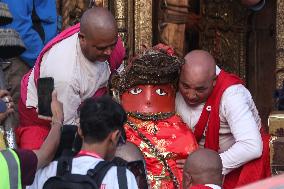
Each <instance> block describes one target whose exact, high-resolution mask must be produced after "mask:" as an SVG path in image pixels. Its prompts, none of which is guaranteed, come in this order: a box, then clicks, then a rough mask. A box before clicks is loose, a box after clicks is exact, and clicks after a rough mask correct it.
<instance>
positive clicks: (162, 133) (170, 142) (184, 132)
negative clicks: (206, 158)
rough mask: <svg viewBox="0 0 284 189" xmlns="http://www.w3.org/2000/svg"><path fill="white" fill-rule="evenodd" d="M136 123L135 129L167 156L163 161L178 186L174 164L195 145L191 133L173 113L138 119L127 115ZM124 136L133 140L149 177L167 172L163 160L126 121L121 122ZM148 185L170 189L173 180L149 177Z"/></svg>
mask: <svg viewBox="0 0 284 189" xmlns="http://www.w3.org/2000/svg"><path fill="white" fill-rule="evenodd" d="M128 119H129V120H130V121H131V122H133V123H134V124H135V125H137V127H138V130H139V132H141V133H143V135H145V136H146V137H147V138H148V139H149V140H150V141H151V143H152V144H153V145H155V147H156V148H157V149H158V150H159V151H160V152H161V153H162V154H163V155H164V156H167V157H168V158H167V163H168V165H169V166H170V167H171V169H172V171H173V173H174V175H175V176H176V177H177V179H178V181H179V183H180V186H181V184H182V170H181V169H179V168H177V164H176V160H177V159H186V158H187V157H188V155H189V153H191V152H192V151H194V150H196V149H197V148H198V144H197V142H196V140H195V137H194V135H193V133H192V131H191V130H190V129H189V127H188V126H187V125H186V124H185V123H183V122H182V120H181V118H180V117H179V116H177V115H175V116H172V117H170V118H168V119H164V120H159V121H142V120H138V119H134V118H132V117H129V118H128ZM125 130H126V135H127V139H128V140H129V141H130V142H133V143H135V144H136V145H137V146H138V147H139V148H140V150H141V151H142V152H143V154H144V158H145V160H146V168H147V173H148V176H149V177H150V178H153V176H156V177H157V176H169V173H168V171H167V170H165V169H164V166H163V164H162V163H161V162H160V161H159V160H158V159H157V157H155V155H154V154H153V153H151V151H150V150H149V147H148V146H147V145H146V144H145V142H143V141H142V140H141V138H140V137H139V135H138V133H137V132H136V131H134V130H133V129H132V128H131V127H130V126H129V125H128V124H126V125H125ZM149 181H150V182H151V187H152V188H155V186H156V188H163V189H172V188H174V185H173V182H172V181H171V180H170V179H162V180H155V179H150V180H149Z"/></svg>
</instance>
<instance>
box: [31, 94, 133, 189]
mask: <svg viewBox="0 0 284 189" xmlns="http://www.w3.org/2000/svg"><path fill="white" fill-rule="evenodd" d="M125 121H126V113H125V111H124V110H123V108H122V107H121V106H120V105H119V104H118V103H116V102H115V101H113V100H112V99H111V98H110V97H108V96H104V97H100V98H96V99H93V98H89V99H87V100H85V101H84V102H83V104H82V106H81V108H80V127H79V128H78V134H79V136H80V137H81V138H82V148H81V150H80V151H79V153H78V154H77V155H76V156H75V157H73V158H70V157H65V158H64V157H61V158H59V160H56V161H53V162H51V163H50V164H49V165H48V166H47V167H45V168H44V169H41V170H39V171H38V172H37V174H36V178H35V180H34V183H33V184H32V185H31V186H29V187H28V189H41V188H43V189H50V188H52V189H59V188H62V187H64V188H65V189H73V188H74V189H75V188H76V189H80V188H84V189H96V188H101V189H118V188H119V189H127V188H131V189H136V188H138V187H137V183H136V180H135V177H134V175H133V174H132V173H131V172H130V171H129V170H127V169H126V168H125V167H121V166H115V165H114V164H112V163H110V162H107V161H104V160H112V158H113V157H114V154H115V151H116V148H117V146H118V145H119V144H120V143H122V141H123V138H122V135H121V134H122V132H123V124H124V123H125Z"/></svg>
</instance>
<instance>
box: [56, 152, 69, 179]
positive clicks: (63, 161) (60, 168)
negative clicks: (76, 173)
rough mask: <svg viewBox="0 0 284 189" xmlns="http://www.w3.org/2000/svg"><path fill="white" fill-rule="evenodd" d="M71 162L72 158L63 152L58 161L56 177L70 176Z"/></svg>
mask: <svg viewBox="0 0 284 189" xmlns="http://www.w3.org/2000/svg"><path fill="white" fill-rule="evenodd" d="M72 160H73V156H72V155H67V152H66V151H65V152H64V151H63V156H61V157H60V158H59V159H58V163H57V170H56V176H63V175H66V174H68V173H69V174H70V173H71V170H72Z"/></svg>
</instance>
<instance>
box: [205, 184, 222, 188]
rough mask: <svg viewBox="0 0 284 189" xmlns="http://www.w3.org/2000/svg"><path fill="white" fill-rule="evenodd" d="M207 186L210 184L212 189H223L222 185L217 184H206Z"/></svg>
mask: <svg viewBox="0 0 284 189" xmlns="http://www.w3.org/2000/svg"><path fill="white" fill-rule="evenodd" d="M205 186H209V187H210V188H212V189H222V188H221V187H220V186H218V185H216V184H205Z"/></svg>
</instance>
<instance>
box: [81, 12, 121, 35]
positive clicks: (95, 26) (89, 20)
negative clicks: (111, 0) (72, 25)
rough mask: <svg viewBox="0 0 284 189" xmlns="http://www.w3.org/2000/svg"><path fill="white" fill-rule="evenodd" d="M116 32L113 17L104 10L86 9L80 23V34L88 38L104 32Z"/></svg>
mask: <svg viewBox="0 0 284 189" xmlns="http://www.w3.org/2000/svg"><path fill="white" fill-rule="evenodd" d="M109 30H111V31H113V32H117V24H116V21H115V19H114V17H113V15H112V14H111V13H110V12H109V11H108V10H107V9H105V8H102V7H94V8H91V9H88V10H87V11H86V12H85V13H84V14H83V16H82V18H81V21H80V32H82V33H85V35H87V36H88V37H89V35H90V37H92V34H95V33H99V34H104V32H106V31H109Z"/></svg>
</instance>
